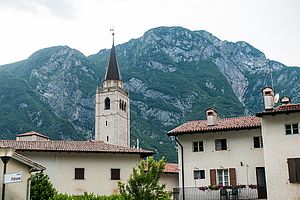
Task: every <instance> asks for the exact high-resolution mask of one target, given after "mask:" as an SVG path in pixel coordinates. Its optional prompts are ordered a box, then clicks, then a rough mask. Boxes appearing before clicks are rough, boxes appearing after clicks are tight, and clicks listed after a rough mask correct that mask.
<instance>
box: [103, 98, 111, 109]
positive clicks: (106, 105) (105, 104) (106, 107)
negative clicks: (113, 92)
mask: <svg viewBox="0 0 300 200" xmlns="http://www.w3.org/2000/svg"><path fill="white" fill-rule="evenodd" d="M104 109H105V110H109V109H110V99H109V98H108V97H107V98H106V99H105V100H104Z"/></svg>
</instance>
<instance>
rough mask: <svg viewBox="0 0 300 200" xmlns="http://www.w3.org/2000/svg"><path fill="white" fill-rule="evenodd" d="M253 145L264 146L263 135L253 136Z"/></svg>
mask: <svg viewBox="0 0 300 200" xmlns="http://www.w3.org/2000/svg"><path fill="white" fill-rule="evenodd" d="M253 145H254V148H262V147H263V141H262V136H257V137H253Z"/></svg>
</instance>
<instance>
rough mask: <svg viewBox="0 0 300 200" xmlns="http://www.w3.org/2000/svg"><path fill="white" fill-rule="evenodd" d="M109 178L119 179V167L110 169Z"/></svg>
mask: <svg viewBox="0 0 300 200" xmlns="http://www.w3.org/2000/svg"><path fill="white" fill-rule="evenodd" d="M110 172H111V180H120V169H111V170H110Z"/></svg>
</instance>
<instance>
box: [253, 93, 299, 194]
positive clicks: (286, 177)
mask: <svg viewBox="0 0 300 200" xmlns="http://www.w3.org/2000/svg"><path fill="white" fill-rule="evenodd" d="M263 95H264V102H265V110H264V111H263V112H261V113H258V114H257V116H259V117H261V123H262V136H263V141H264V159H265V167H266V180H267V190H268V199H272V200H282V199H290V200H298V199H300V134H299V123H300V104H291V102H290V99H289V98H288V97H283V98H282V99H281V103H282V105H280V106H278V107H277V108H275V107H274V93H273V90H272V89H271V88H268V87H267V88H265V89H264V90H263Z"/></svg>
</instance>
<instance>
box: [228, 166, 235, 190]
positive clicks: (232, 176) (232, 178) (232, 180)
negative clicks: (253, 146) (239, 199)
mask: <svg viewBox="0 0 300 200" xmlns="http://www.w3.org/2000/svg"><path fill="white" fill-rule="evenodd" d="M229 177H230V185H231V186H236V172H235V168H230V169H229Z"/></svg>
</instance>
